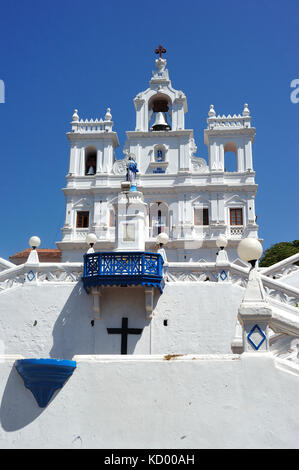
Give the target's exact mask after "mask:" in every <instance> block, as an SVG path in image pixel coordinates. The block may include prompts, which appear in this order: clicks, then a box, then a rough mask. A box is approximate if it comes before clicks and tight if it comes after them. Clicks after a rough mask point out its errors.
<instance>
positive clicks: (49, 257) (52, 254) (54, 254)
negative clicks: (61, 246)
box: [9, 248, 61, 264]
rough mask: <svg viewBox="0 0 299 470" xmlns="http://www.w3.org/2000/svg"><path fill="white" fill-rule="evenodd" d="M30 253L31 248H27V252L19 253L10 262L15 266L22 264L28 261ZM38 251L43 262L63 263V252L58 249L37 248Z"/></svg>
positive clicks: (10, 258) (11, 257)
mask: <svg viewBox="0 0 299 470" xmlns="http://www.w3.org/2000/svg"><path fill="white" fill-rule="evenodd" d="M30 251H31V248H26V250H23V251H19V252H18V253H15V254H14V255H11V256H10V257H9V260H10V261H11V262H12V263H15V264H22V263H24V262H25V261H27V258H28V256H29V253H30ZM36 251H37V253H38V257H39V260H40V261H41V262H44V263H47V262H56V263H60V262H61V251H60V250H58V249H57V248H54V249H51V248H37V249H36Z"/></svg>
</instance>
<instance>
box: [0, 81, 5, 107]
mask: <svg viewBox="0 0 299 470" xmlns="http://www.w3.org/2000/svg"><path fill="white" fill-rule="evenodd" d="M0 103H5V85H4V81H3V80H0Z"/></svg>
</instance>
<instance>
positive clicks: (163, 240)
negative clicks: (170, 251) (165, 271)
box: [156, 232, 169, 267]
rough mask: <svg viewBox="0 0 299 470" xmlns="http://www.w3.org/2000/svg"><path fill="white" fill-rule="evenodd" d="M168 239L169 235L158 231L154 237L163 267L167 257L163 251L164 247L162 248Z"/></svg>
mask: <svg viewBox="0 0 299 470" xmlns="http://www.w3.org/2000/svg"><path fill="white" fill-rule="evenodd" d="M168 241H169V236H168V235H167V233H165V232H161V233H159V235H158V236H157V238H156V242H157V245H159V248H158V250H157V251H158V253H160V255H161V256H162V258H163V261H164V267H165V266H166V263H167V258H166V252H165V249H164V248H163V245H166V244H167V243H168Z"/></svg>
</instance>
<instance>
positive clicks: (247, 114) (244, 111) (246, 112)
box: [242, 103, 250, 116]
mask: <svg viewBox="0 0 299 470" xmlns="http://www.w3.org/2000/svg"><path fill="white" fill-rule="evenodd" d="M242 115H243V116H250V111H249V109H248V104H247V103H245V104H244V109H243V113H242Z"/></svg>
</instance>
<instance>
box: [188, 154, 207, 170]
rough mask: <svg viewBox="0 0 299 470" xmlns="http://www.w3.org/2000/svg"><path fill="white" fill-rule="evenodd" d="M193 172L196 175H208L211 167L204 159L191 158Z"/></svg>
mask: <svg viewBox="0 0 299 470" xmlns="http://www.w3.org/2000/svg"><path fill="white" fill-rule="evenodd" d="M191 164H192V170H193V171H194V172H195V173H207V172H208V171H209V167H208V165H207V162H206V161H205V159H204V158H198V157H192V158H191Z"/></svg>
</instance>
